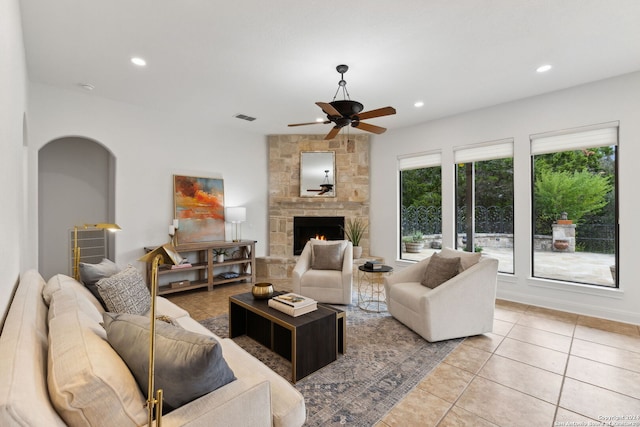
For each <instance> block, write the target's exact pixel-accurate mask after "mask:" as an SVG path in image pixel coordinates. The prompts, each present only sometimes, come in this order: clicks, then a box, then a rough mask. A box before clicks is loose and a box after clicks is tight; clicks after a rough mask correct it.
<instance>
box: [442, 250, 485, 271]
mask: <svg viewBox="0 0 640 427" xmlns="http://www.w3.org/2000/svg"><path fill="white" fill-rule="evenodd" d="M440 256H443V257H445V258H460V262H461V263H462V270H466V269H467V268H469V267H472V266H474V265H476V264H477V263H478V261H480V257H481V256H482V254H481V253H480V252H475V253H471V252H464V251H457V250H455V249H451V248H443V249H442V250H441V251H440Z"/></svg>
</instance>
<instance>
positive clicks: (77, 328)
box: [0, 271, 306, 427]
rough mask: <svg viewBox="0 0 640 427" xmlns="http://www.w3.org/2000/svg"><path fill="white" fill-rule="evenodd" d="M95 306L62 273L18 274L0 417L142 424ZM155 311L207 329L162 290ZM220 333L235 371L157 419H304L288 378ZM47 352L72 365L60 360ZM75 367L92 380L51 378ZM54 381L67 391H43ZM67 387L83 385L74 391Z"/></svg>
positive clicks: (2, 355)
mask: <svg viewBox="0 0 640 427" xmlns="http://www.w3.org/2000/svg"><path fill="white" fill-rule="evenodd" d="M50 301H51V308H50V307H49V306H48V302H50ZM54 301H55V310H54V309H53V306H54ZM102 311H103V308H102V306H101V305H100V303H99V302H98V301H97V300H96V299H95V298H94V297H93V295H91V293H90V292H89V291H88V290H87V289H86V288H85V287H84V286H83V285H81V284H80V283H78V282H76V281H75V280H74V279H72V278H70V277H67V276H64V275H57V276H55V277H53V278H51V279H50V280H49V281H48V282H47V283H45V281H44V280H43V278H42V277H41V276H40V274H39V273H38V272H36V271H29V272H27V273H25V274H24V275H23V276H22V277H21V280H20V284H19V286H18V289H17V291H16V294H15V297H14V299H13V302H12V304H11V307H10V309H9V312H8V315H7V318H6V321H5V324H4V328H3V330H2V335H0V425H2V426H48V427H49V426H63V425H70V424H73V425H94V426H95V425H104V426H114V425H118V426H129V425H131V426H135V425H146V413H147V411H146V408H145V407H144V403H145V397H144V394H146V393H144V394H143V392H142V391H141V390H140V389H139V387H137V384H136V382H135V380H134V378H133V375H132V374H131V373H130V372H129V370H128V369H127V367H126V365H124V363H123V362H122V360H121V359H119V356H118V354H117V353H116V352H115V351H114V350H113V349H112V348H111V347H110V346H109V343H108V342H107V341H106V334H105V331H104V329H103V328H102V326H101V325H100V323H101V321H102V320H101V319H102ZM157 312H158V314H164V315H167V316H170V317H171V318H173V319H175V320H176V321H177V323H179V324H180V326H182V327H184V328H185V329H187V330H190V331H194V332H198V333H201V334H206V335H210V336H214V337H215V335H213V334H212V333H211V332H209V331H208V330H207V329H206V328H204V327H203V326H202V325H200V324H199V323H198V322H196V321H195V320H194V319H192V318H191V317H190V316H189V314H188V313H187V312H186V311H184V310H183V309H181V308H180V307H178V306H176V305H175V304H173V303H171V302H170V301H168V300H166V299H165V298H162V297H158V306H157ZM51 322H63V323H62V325H61V324H56V323H51ZM50 326H51V327H50ZM60 326H62V327H60ZM56 334H64V339H60V337H59V336H57V335H56ZM216 338H217V337H216ZM75 340H77V341H75ZM218 340H219V342H220V345H221V348H222V353H223V357H224V359H225V360H226V362H227V364H228V365H229V367H230V368H231V369H232V370H233V374H234V375H235V377H236V379H235V380H234V381H231V382H230V383H228V384H226V385H224V386H222V387H220V388H218V389H216V390H214V391H212V392H210V393H208V394H205V395H204V396H201V397H199V398H197V399H196V400H193V401H191V402H189V403H186V404H185V405H183V406H181V407H179V408H177V409H175V410H173V411H171V412H169V413H168V414H166V415H165V416H164V417H163V420H162V421H163V425H165V426H231V425H233V426H270V425H274V426H300V425H302V424H304V422H305V419H306V410H305V404H304V398H303V396H302V395H301V394H300V393H299V392H298V391H297V390H296V389H295V388H294V387H293V386H292V385H291V384H290V383H289V382H288V381H286V380H284V379H283V378H282V377H280V376H279V375H277V374H276V373H275V372H273V371H271V370H270V369H269V368H268V367H266V366H265V365H264V364H262V362H260V361H258V360H257V359H255V358H254V357H253V356H251V355H250V354H248V353H247V352H245V351H244V350H243V349H242V348H240V347H239V346H238V345H236V344H235V343H234V342H233V341H232V340H230V339H220V338H218ZM76 342H77V343H79V345H75V344H74V343H76ZM50 343H54V344H55V345H53V344H52V345H50ZM52 348H54V349H55V350H52ZM57 352H59V353H57ZM55 358H66V359H68V360H71V361H72V363H67V365H66V366H65V365H62V366H61V365H60V364H57V363H56V362H55V360H53V359H55ZM58 361H59V360H58ZM79 367H81V369H79ZM78 370H80V371H82V372H83V375H87V376H89V377H90V379H89V380H85V379H84V378H78V379H76V380H75V381H71V380H70V381H67V382H66V383H65V384H53V382H55V381H57V380H59V379H60V378H64V375H66V374H69V373H68V372H67V371H78ZM54 387H62V388H64V389H65V390H62V391H60V390H58V391H59V393H58V395H57V397H55V398H52V397H50V392H48V389H50V390H51V389H52V388H54ZM74 387H76V389H77V390H83V392H81V393H73V391H72V390H74ZM165 393H166V391H165ZM54 401H55V402H56V403H55V404H54V403H53V402H54ZM61 402H62V403H61ZM61 406H64V408H63V409H62V410H61ZM69 420H74V421H73V422H72V423H70V422H69ZM96 420H97V421H96Z"/></svg>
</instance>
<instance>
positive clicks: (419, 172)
mask: <svg viewBox="0 0 640 427" xmlns="http://www.w3.org/2000/svg"><path fill="white" fill-rule="evenodd" d="M400 177H401V180H402V185H401V188H402V206H404V207H405V208H407V207H409V206H438V207H440V206H441V205H442V194H441V188H442V173H441V167H440V166H437V167H430V168H422V169H411V170H405V171H402V172H401V175H400Z"/></svg>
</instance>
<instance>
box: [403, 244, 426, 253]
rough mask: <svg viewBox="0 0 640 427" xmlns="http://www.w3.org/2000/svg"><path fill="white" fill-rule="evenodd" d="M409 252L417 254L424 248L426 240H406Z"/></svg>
mask: <svg viewBox="0 0 640 427" xmlns="http://www.w3.org/2000/svg"><path fill="white" fill-rule="evenodd" d="M404 245H405V247H406V249H407V252H409V253H413V254H417V253H420V251H421V250H422V249H423V248H424V242H405V244H404Z"/></svg>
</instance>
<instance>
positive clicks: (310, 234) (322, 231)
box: [293, 216, 344, 255]
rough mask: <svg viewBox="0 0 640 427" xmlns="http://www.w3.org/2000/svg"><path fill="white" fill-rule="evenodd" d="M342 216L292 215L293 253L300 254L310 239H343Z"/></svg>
mask: <svg viewBox="0 0 640 427" xmlns="http://www.w3.org/2000/svg"><path fill="white" fill-rule="evenodd" d="M343 227H344V217H343V216H295V217H293V254H294V255H300V254H301V253H302V250H303V249H304V245H306V244H307V242H308V241H309V240H310V239H320V240H343V239H344V230H343Z"/></svg>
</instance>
